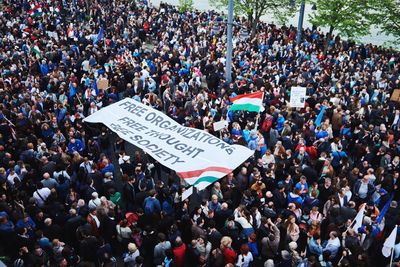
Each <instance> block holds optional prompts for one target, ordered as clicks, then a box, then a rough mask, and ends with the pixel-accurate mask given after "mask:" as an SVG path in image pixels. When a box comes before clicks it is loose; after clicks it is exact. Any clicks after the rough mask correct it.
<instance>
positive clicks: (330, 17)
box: [310, 0, 378, 39]
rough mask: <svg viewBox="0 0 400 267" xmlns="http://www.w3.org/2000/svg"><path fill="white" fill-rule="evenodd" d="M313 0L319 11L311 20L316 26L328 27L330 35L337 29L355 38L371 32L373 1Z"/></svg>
mask: <svg viewBox="0 0 400 267" xmlns="http://www.w3.org/2000/svg"><path fill="white" fill-rule="evenodd" d="M377 1H378V0H377ZM311 2H313V3H314V4H315V5H316V7H317V11H316V12H315V13H314V14H311V15H310V20H311V22H312V23H313V24H314V25H316V26H323V27H328V28H329V33H330V35H332V32H333V31H334V30H336V31H337V32H339V34H340V35H341V36H344V37H348V38H351V39H355V38H357V37H360V36H364V35H367V34H368V33H369V30H370V27H371V22H372V21H371V14H372V10H373V7H372V3H371V2H372V1H366V0H311ZM329 37H330V36H329Z"/></svg>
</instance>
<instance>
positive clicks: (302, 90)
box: [290, 87, 307, 108]
mask: <svg viewBox="0 0 400 267" xmlns="http://www.w3.org/2000/svg"><path fill="white" fill-rule="evenodd" d="M306 94H307V88H306V87H292V89H291V91H290V107H292V108H304V104H305V103H306Z"/></svg>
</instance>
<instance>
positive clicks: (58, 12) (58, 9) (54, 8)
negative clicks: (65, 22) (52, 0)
mask: <svg viewBox="0 0 400 267" xmlns="http://www.w3.org/2000/svg"><path fill="white" fill-rule="evenodd" d="M49 10H50V12H51V13H53V14H56V15H58V14H60V7H59V6H57V7H52V6H51V7H50V8H49Z"/></svg>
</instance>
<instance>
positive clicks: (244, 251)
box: [236, 244, 253, 267]
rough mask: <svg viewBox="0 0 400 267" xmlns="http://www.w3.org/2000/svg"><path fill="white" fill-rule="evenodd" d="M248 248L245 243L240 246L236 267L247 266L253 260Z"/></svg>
mask: <svg viewBox="0 0 400 267" xmlns="http://www.w3.org/2000/svg"><path fill="white" fill-rule="evenodd" d="M249 250H250V249H249V246H248V245H247V244H243V245H242V246H241V247H240V254H239V257H238V259H237V262H236V266H237V267H248V266H249V265H250V263H251V262H252V261H253V255H252V254H251V252H250V251H249Z"/></svg>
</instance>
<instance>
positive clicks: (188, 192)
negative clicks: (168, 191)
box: [182, 186, 193, 201]
mask: <svg viewBox="0 0 400 267" xmlns="http://www.w3.org/2000/svg"><path fill="white" fill-rule="evenodd" d="M192 194H193V186H191V187H189V188H188V189H186V190H185V191H183V192H182V201H183V200H185V199H187V198H188V197H190V196H191V195H192Z"/></svg>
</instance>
